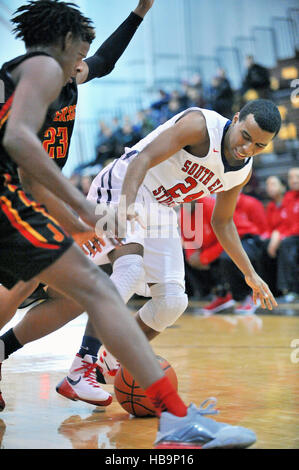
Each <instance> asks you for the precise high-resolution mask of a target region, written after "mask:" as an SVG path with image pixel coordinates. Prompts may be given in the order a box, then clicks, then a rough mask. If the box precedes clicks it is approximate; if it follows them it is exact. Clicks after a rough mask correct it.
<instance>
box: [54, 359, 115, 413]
mask: <svg viewBox="0 0 299 470" xmlns="http://www.w3.org/2000/svg"><path fill="white" fill-rule="evenodd" d="M97 368H98V364H97V363H96V362H94V361H93V358H92V356H90V355H89V354H86V355H85V356H84V358H82V357H81V356H79V354H77V355H76V357H75V359H74V362H73V364H72V366H71V368H70V371H69V374H68V376H67V377H65V378H64V379H63V380H62V381H61V382H60V383H59V384H58V385H57V387H56V391H57V392H58V393H59V394H60V395H63V396H64V397H66V398H69V399H70V400H74V401H76V400H81V401H84V402H86V403H90V404H91V405H96V406H108V405H110V403H111V402H112V396H111V395H110V393H108V392H106V390H103V389H102V388H101V387H100V385H99V384H98V382H97V379H96V369H97Z"/></svg>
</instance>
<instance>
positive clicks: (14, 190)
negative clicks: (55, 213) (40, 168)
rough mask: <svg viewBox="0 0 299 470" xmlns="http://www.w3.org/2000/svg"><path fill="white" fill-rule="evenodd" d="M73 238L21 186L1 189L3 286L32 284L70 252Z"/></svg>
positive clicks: (0, 272)
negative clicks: (39, 275) (26, 282)
mask: <svg viewBox="0 0 299 470" xmlns="http://www.w3.org/2000/svg"><path fill="white" fill-rule="evenodd" d="M72 243H73V239H72V238H71V237H69V236H68V235H67V234H66V233H65V232H64V231H63V229H62V228H61V226H60V225H59V224H58V222H57V221H56V220H55V219H54V218H52V217H51V216H50V215H49V214H48V213H47V211H46V209H45V207H44V206H41V205H39V204H37V203H36V202H35V201H34V200H33V199H32V197H31V196H30V195H28V194H26V193H25V192H24V190H23V189H22V187H21V186H20V185H18V184H10V183H9V176H8V177H7V182H6V183H5V184H3V185H0V284H3V285H4V286H5V287H6V288H7V289H11V288H12V287H13V286H14V285H15V284H17V283H18V282H19V281H29V280H30V279H32V278H34V277H35V276H37V275H38V274H39V273H40V272H41V271H43V270H44V269H46V268H47V267H49V266H50V265H51V264H52V263H54V262H55V261H56V260H57V259H58V258H60V257H61V256H62V254H63V253H64V252H65V251H66V250H68V249H69V248H70V246H71V245H72Z"/></svg>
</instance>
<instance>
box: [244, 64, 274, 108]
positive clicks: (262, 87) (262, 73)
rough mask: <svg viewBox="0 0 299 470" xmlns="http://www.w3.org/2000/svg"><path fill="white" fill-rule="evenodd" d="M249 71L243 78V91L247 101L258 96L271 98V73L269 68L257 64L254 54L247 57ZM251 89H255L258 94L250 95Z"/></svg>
mask: <svg viewBox="0 0 299 470" xmlns="http://www.w3.org/2000/svg"><path fill="white" fill-rule="evenodd" d="M246 67H247V73H246V76H245V78H244V80H243V84H242V90H241V93H242V95H243V98H244V99H245V101H250V100H251V99H256V98H264V99H270V98H271V89H270V74H269V71H268V69H266V68H265V67H263V66H262V65H259V64H256V63H255V62H254V58H253V56H252V55H248V56H247V57H246ZM249 90H254V91H255V92H256V95H255V96H253V95H250V94H249V93H248V92H249Z"/></svg>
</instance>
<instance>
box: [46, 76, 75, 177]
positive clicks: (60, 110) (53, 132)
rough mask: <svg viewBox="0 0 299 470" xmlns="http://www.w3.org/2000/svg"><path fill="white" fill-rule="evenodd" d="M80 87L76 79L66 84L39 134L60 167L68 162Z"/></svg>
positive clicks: (52, 105) (48, 113)
mask: <svg viewBox="0 0 299 470" xmlns="http://www.w3.org/2000/svg"><path fill="white" fill-rule="evenodd" d="M77 101H78V88H77V83H76V80H75V79H73V80H72V83H68V84H67V85H65V86H64V87H63V88H62V90H61V93H60V95H59V97H58V98H57V99H56V101H54V103H52V104H51V106H50V107H49V109H48V112H47V116H46V120H45V122H44V125H43V127H42V128H41V130H40V132H39V134H38V136H39V138H40V140H41V141H42V143H43V147H44V149H45V150H46V152H47V153H48V154H49V157H50V158H53V159H54V161H55V163H56V164H57V165H58V166H59V168H63V167H64V165H65V164H66V162H67V158H68V154H69V146H70V142H71V136H72V133H73V129H74V124H75V117H76V106H77Z"/></svg>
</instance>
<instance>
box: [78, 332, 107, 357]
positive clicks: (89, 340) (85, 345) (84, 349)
mask: <svg viewBox="0 0 299 470" xmlns="http://www.w3.org/2000/svg"><path fill="white" fill-rule="evenodd" d="M101 345H102V343H101V341H100V340H99V339H98V338H93V337H92V336H83V340H82V344H81V348H80V350H79V353H78V354H79V355H80V356H81V357H84V356H85V354H89V355H90V356H93V357H97V356H98V352H99V349H100V347H101Z"/></svg>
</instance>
